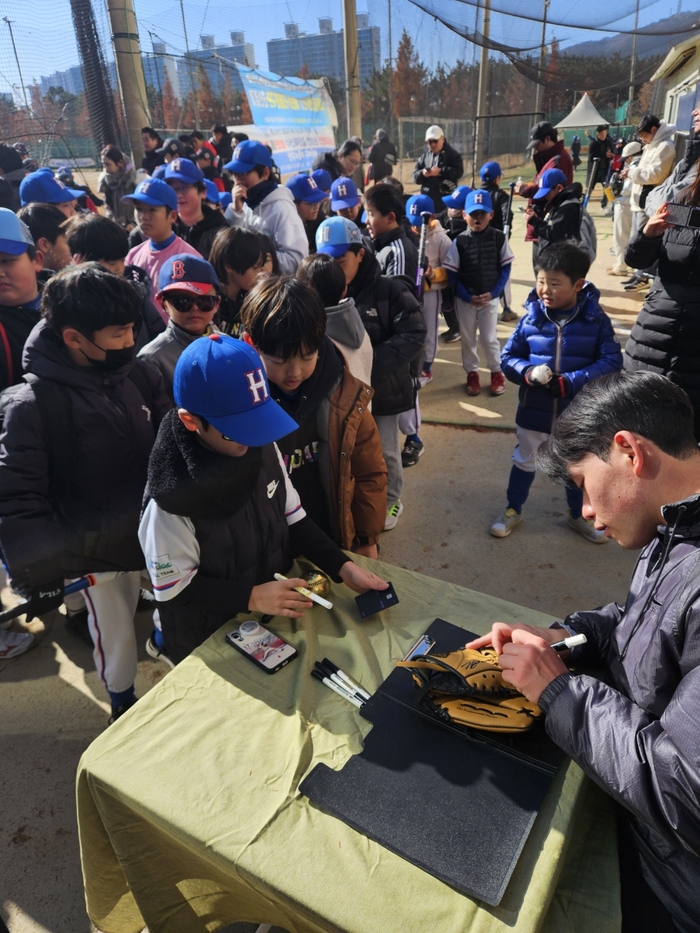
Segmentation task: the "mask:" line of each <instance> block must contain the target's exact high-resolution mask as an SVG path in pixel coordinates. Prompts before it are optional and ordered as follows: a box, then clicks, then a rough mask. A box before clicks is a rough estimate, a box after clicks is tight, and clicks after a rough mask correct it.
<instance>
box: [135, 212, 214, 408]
mask: <svg viewBox="0 0 700 933" xmlns="http://www.w3.org/2000/svg"><path fill="white" fill-rule="evenodd" d="M227 229H228V228H227ZM219 288H220V287H219V280H218V278H217V277H216V272H214V269H213V267H212V266H211V265H210V264H209V263H208V262H207V261H206V259H202V258H201V257H200V256H190V255H189V254H188V253H181V254H180V255H179V256H173V257H172V259H169V260H168V261H167V262H166V263H165V265H164V266H163V267H162V269H161V270H160V278H159V280H158V296H157V297H158V299H159V301H160V303H161V307H162V308H163V310H164V311H165V313H166V314H167V315H168V317H169V318H170V320H169V321H168V326H167V327H166V328H165V330H164V331H163V333H162V334H159V335H158V336H157V337H156V338H155V340H152V341H151V342H150V343H149V344H146V346H145V347H144V348H143V349H142V350H141V351H140V352H139V359H142V360H146V361H147V362H148V363H150V364H151V366H154V367H155V368H156V369H157V370H158V371H159V372H160V374H161V376H162V377H163V385H164V386H165V391H166V392H167V394H168V397H169V398H172V397H173V378H174V376H175V367H176V365H177V361H178V360H179V359H180V355H181V354H182V351H183V350H184V349H185V347H189V345H190V344H191V343H192V341H193V340H197V338H198V337H202V336H204V335H205V334H218V333H219V329H218V327H216V325H215V324H214V323H213V319H214V315H215V314H216V312H217V311H218V309H219V303H220V301H221V298H220V295H219Z"/></svg>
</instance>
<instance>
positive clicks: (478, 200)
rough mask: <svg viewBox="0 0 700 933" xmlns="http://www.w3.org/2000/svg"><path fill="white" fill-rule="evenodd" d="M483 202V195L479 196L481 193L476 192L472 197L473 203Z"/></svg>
mask: <svg viewBox="0 0 700 933" xmlns="http://www.w3.org/2000/svg"><path fill="white" fill-rule="evenodd" d="M483 201H484V196H483V194H481V192H479V191H477V192H476V194H475V195H474V203H475V204H483Z"/></svg>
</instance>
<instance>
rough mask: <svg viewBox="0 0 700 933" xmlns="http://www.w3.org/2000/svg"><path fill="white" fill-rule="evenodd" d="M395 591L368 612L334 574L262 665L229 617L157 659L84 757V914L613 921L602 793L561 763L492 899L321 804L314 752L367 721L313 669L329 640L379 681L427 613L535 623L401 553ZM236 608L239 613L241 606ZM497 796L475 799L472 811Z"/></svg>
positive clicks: (439, 926) (517, 923) (433, 927)
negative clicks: (285, 660) (315, 791)
mask: <svg viewBox="0 0 700 933" xmlns="http://www.w3.org/2000/svg"><path fill="white" fill-rule="evenodd" d="M374 566H375V567H376V569H377V570H378V572H379V573H381V574H383V575H384V578H385V579H388V580H392V581H393V583H394V585H395V587H396V592H397V594H398V596H399V599H400V600H401V602H400V605H399V606H396V607H394V608H393V609H391V610H390V611H388V612H383V613H381V614H380V615H378V616H375V617H373V618H371V619H368V620H366V621H362V620H360V619H359V614H358V613H357V610H356V606H355V603H354V595H355V594H353V593H351V591H350V590H348V589H347V588H346V587H345V586H342V585H341V586H336V587H334V589H333V594H332V596H331V598H332V600H333V602H334V604H335V605H334V609H333V611H332V612H328V611H326V610H325V609H322V608H320V607H314V609H312V610H310V611H309V612H307V613H306V615H305V617H304V618H303V619H300V620H289V619H281V618H276V619H274V620H273V622H272V623H271V626H270V627H271V628H273V629H274V630H275V631H277V632H279V633H280V634H281V635H282V636H283V637H284V638H286V639H288V640H289V641H291V642H292V643H294V644H295V645H296V647H297V649H298V651H299V658H298V659H297V660H295V661H293V662H292V663H291V664H290V665H288V666H287V667H286V668H284V669H283V670H281V671H279V672H278V673H276V674H274V675H272V676H270V675H268V674H265V673H264V672H262V671H259V670H258V669H257V668H256V667H255V666H254V665H253V664H252V663H250V662H249V661H248V660H247V659H246V658H244V657H242V656H241V655H240V654H238V653H237V652H234V651H233V649H231V648H230V647H229V646H228V645H227V644H226V642H225V641H224V634H225V632H226V630H227V629H226V628H223V629H221V630H220V631H219V632H218V633H217V634H216V635H214V636H212V638H210V639H209V640H208V641H207V642H206V643H205V644H204V645H202V647H201V648H199V649H198V650H197V651H196V652H195V653H194V654H193V655H191V656H190V657H189V658H187V659H186V660H185V661H184V662H183V663H182V664H180V665H179V666H178V667H177V668H176V669H175V670H174V671H172V672H171V673H170V674H168V675H167V677H165V678H164V679H163V681H162V682H161V683H160V684H158V686H156V687H155V688H154V689H153V690H152V691H151V692H150V693H148V694H147V695H146V696H145V697H143V698H142V699H141V700H140V701H139V702H138V704H137V705H136V706H135V707H134V708H133V709H132V710H131V711H130V712H129V713H127V714H126V715H125V716H124V717H123V718H122V719H120V720H119V721H118V722H117V723H115V724H114V725H113V726H111V727H110V728H109V729H108V730H107V731H106V732H104V733H103V734H102V735H101V736H100V737H99V738H98V739H97V740H96V741H95V742H93V744H92V745H91V746H90V748H89V749H88V750H87V751H86V752H85V754H84V755H83V758H82V761H81V763H80V767H79V769H78V786H77V797H78V823H79V833H80V846H81V856H82V863H83V874H84V881H85V890H86V897H87V907H88V913H89V915H90V918H91V919H92V921H93V923H94V924H95V925H96V926H97V928H98V929H99V930H101V931H104V933H139V931H140V930H141V929H142V928H143V926H144V924H147V925H148V928H149V931H150V933H199V931H202V933H204V931H214V930H217V929H219V928H220V927H222V926H225V925H226V924H228V923H231V922H233V921H237V920H241V921H243V920H247V921H254V922H258V923H262V922H267V923H273V924H275V925H277V926H280V927H283V928H285V929H286V930H289V931H290V933H316V931H344V933H413V931H415V933H434V931H438V930H439V931H440V933H477V931H478V933H496V931H503V933H505V931H506V930H508V931H511V933H512V931H517V933H535V931H543V933H567V931H571V933H617V931H619V928H620V919H619V882H618V875H617V859H616V847H615V832H614V819H613V817H612V813H611V810H610V808H609V807H608V803H607V800H606V799H605V798H604V796H603V795H602V793H601V792H600V791H598V790H597V788H595V787H594V785H593V784H592V783H591V782H590V781H588V779H587V778H585V777H584V776H583V774H582V772H581V771H580V770H579V768H578V767H577V766H575V765H573V764H571V763H568V764H567V765H566V766H562V767H561V768H560V770H559V772H558V774H557V776H556V777H555V779H554V782H553V785H552V788H551V790H550V793H549V795H548V796H547V799H546V800H545V803H544V804H543V806H542V809H541V811H540V813H539V814H538V817H537V819H536V821H535V824H534V827H533V829H532V832H531V834H530V837H529V839H528V841H527V843H526V846H525V848H524V850H523V853H522V855H521V857H520V859H519V862H518V865H517V867H516V869H515V872H514V875H513V877H512V879H511V882H510V884H509V886H508V889H507V891H506V894H505V897H504V898H503V901H502V903H501V904H500V906H499V907H495V908H494V907H488V906H486V905H482V904H479V903H477V902H475V901H472V900H470V899H469V898H467V897H464V896H463V895H461V894H459V893H457V892H456V891H454V890H453V889H452V888H450V887H448V886H447V885H445V884H443V883H442V882H441V881H438V880H437V879H436V878H433V877H432V876H431V875H428V874H427V873H425V872H424V871H422V870H421V869H419V868H416V867H414V866H413V865H411V864H410V863H409V862H407V861H405V860H403V859H402V858H400V857H399V856H397V855H394V854H393V853H391V852H389V851H388V850H387V849H385V848H383V847H382V846H380V845H378V844H377V843H375V842H373V841H371V840H370V839H368V838H366V837H365V836H363V835H361V834H360V833H357V832H355V831H354V830H353V829H351V828H350V827H349V826H346V825H345V824H344V823H342V822H341V821H339V820H337V819H335V818H334V817H332V816H330V815H328V814H326V813H324V812H322V811H321V810H319V809H317V808H315V807H313V806H312V805H311V804H310V803H309V801H308V800H307V799H306V798H305V797H303V796H301V795H300V794H299V792H298V789H297V788H298V786H299V783H300V781H301V780H302V778H303V777H304V776H305V775H306V774H307V773H308V772H309V771H310V770H311V769H312V768H313V767H314V766H315V765H316V764H317V763H318V762H325V763H326V764H328V765H329V766H330V767H332V768H336V769H339V768H342V766H343V764H344V763H345V762H346V761H347V760H348V758H349V757H350V756H351V755H354V754H357V753H358V752H360V751H361V749H362V741H363V737H364V736H365V735H366V734H367V732H368V731H369V729H371V725H370V724H369V723H368V722H367V721H366V720H364V719H362V718H361V716H360V714H359V711H358V710H356V709H355V708H354V707H353V706H351V705H350V704H349V703H347V702H346V701H344V700H342V699H341V698H339V697H337V696H336V695H335V694H334V693H332V692H331V691H330V690H328V689H327V688H326V687H324V686H323V685H322V684H320V683H319V682H318V681H316V680H314V679H313V678H311V677H310V676H309V672H310V670H311V669H312V668H313V664H314V661H315V660H320V659H321V658H323V657H330V658H331V659H333V660H334V661H335V662H336V663H337V664H339V665H340V667H341V668H343V669H344V670H345V671H347V672H348V673H352V674H353V675H354V676H356V677H357V678H359V680H360V681H361V682H362V683H363V684H364V686H365V687H367V688H368V689H369V690H370V692H371V691H373V690H375V689H376V688H377V687H378V686H379V684H380V683H381V682H382V681H383V680H384V678H385V677H386V676H387V675H388V674H389V673H390V671H391V669H392V666H393V664H394V662H395V661H396V660H397V659H398V658H400V657H402V656H403V654H404V653H405V652H406V650H407V649H408V648H409V647H410V645H411V644H412V643H413V642H414V641H415V639H416V638H417V637H418V635H420V634H421V633H422V632H424V631H425V629H427V627H428V626H429V625H430V623H431V622H432V621H433V619H434V618H436V617H441V618H443V619H446V620H447V621H449V622H452V623H453V624H455V625H462V626H464V627H465V628H469V629H471V630H472V631H476V632H485V631H487V630H488V628H489V627H490V625H491V623H492V622H494V621H496V620H499V619H500V620H503V621H509V620H520V621H526V622H530V623H534V624H542V625H546V624H548V623H549V621H551V620H549V619H548V618H547V617H545V616H543V615H542V614H541V613H537V612H534V611H532V610H527V609H523V608H520V607H518V606H515V605H513V604H512V603H508V602H505V601H503V600H499V599H494V598H491V597H488V596H484V595H482V594H480V593H475V592H473V591H471V590H467V589H464V588H461V587H458V586H454V585H452V584H447V583H443V582H441V581H439V580H433V579H431V578H429V577H425V576H422V575H419V574H415V573H411V572H409V571H406V570H402V569H400V568H398V567H392V566H389V565H387V564H383V563H381V562H375V563H374ZM241 618H243V617H241ZM482 820H498V814H497V813H488V814H483V813H475V814H474V834H473V837H472V838H470V839H465V845H476V846H478V844H479V823H480V821H482Z"/></svg>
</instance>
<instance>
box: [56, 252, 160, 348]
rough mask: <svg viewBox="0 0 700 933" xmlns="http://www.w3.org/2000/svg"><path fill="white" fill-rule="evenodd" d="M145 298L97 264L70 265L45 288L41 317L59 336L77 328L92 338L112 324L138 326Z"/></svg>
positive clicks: (126, 282)
mask: <svg viewBox="0 0 700 933" xmlns="http://www.w3.org/2000/svg"><path fill="white" fill-rule="evenodd" d="M142 305H143V298H142V296H141V295H140V294H139V292H138V291H137V290H136V288H135V286H134V285H132V284H131V282H129V281H128V279H125V278H124V277H123V276H121V275H113V274H112V273H111V272H108V271H107V270H106V269H103V268H102V266H100V265H99V264H98V263H96V262H86V263H82V264H81V265H79V266H68V267H67V268H65V269H63V270H62V271H61V272H57V273H56V275H53V276H52V277H51V278H50V279H49V281H48V282H47V283H46V285H45V286H44V291H43V293H42V296H41V314H42V317H44V318H45V319H46V320H47V321H48V323H49V324H50V325H51V327H52V328H53V330H54V331H55V332H56V333H57V334H61V333H62V332H63V329H64V328H65V327H74V328H75V329H76V330H78V331H80V333H81V334H85V336H86V337H89V338H92V337H93V336H94V334H95V331H97V330H102V328H103V327H110V326H112V325H122V326H123V325H126V324H135V323H136V322H137V321H139V320H140V318H141V306H142Z"/></svg>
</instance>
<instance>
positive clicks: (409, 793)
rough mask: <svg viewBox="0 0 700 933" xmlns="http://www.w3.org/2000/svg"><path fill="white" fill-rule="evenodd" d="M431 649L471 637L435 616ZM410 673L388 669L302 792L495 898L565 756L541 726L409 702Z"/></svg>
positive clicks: (443, 875)
mask: <svg viewBox="0 0 700 933" xmlns="http://www.w3.org/2000/svg"><path fill="white" fill-rule="evenodd" d="M427 634H428V635H430V636H431V637H432V638H434V639H435V642H436V645H435V648H434V650H435V651H440V652H446V651H452V650H454V649H456V648H460V647H462V646H463V645H464V644H465V642H467V641H469V640H470V639H471V638H475V637H476V636H475V635H473V634H472V633H471V632H468V631H466V630H465V629H462V628H458V627H457V626H455V625H451V624H450V623H449V622H445V621H444V620H443V619H436V620H435V621H434V622H433V624H432V625H431V626H430V628H429V629H428V631H427ZM415 695H416V688H415V686H414V683H413V679H412V677H411V675H410V672H409V671H408V670H406V669H405V668H395V669H394V670H393V671H392V673H391V674H390V675H389V677H388V678H387V679H386V680H385V681H384V683H383V684H382V685H381V687H380V688H379V690H377V692H376V693H375V694H374V696H373V697H372V699H371V700H368V702H367V703H365V705H364V706H363V708H362V715H363V716H364V717H365V718H366V719H368V720H369V721H370V722H372V723H373V724H374V728H373V729H372V731H371V732H370V733H369V734H368V735H367V738H366V739H365V747H364V750H363V752H362V753H361V754H360V755H355V756H354V757H353V758H351V759H350V760H349V761H348V762H347V763H346V764H345V766H344V767H343V769H342V770H341V771H333V770H332V769H330V768H328V767H327V766H326V765H323V764H320V765H317V766H316V767H315V768H314V770H313V771H312V772H311V773H310V774H309V775H308V777H306V778H305V779H304V781H303V782H302V783H301V786H300V790H301V792H302V793H303V794H305V795H306V796H307V797H309V799H310V800H311V801H312V802H313V803H315V804H317V805H318V806H319V807H321V808H322V809H324V810H327V811H328V812H329V813H332V814H333V815H334V816H337V817H338V818H339V819H341V820H343V822H345V823H347V824H348V825H349V826H352V827H353V828H354V829H356V830H358V832H361V833H363V834H364V835H366V836H369V837H370V838H371V839H374V840H376V841H377V842H379V843H381V845H383V846H385V847H386V848H387V849H390V850H391V851H392V852H395V853H396V854H397V855H400V856H402V857H403V858H405V859H407V860H408V861H409V862H412V863H413V864H414V865H417V866H419V867H420V868H422V869H424V870H425V871H427V872H429V873H430V874H431V875H434V876H435V877H437V878H440V879H441V880H442V881H444V882H446V883H447V884H449V885H451V886H452V887H454V888H456V889H457V890H458V891H461V892H462V893H463V894H467V895H469V896H470V897H473V898H476V899H478V900H482V901H485V902H486V903H487V904H491V905H494V906H495V905H497V904H499V903H500V901H501V899H502V897H503V894H504V892H505V889H506V886H507V884H508V881H509V879H510V876H511V874H512V873H513V869H514V868H515V865H516V862H517V860H518V857H519V855H520V853H521V851H522V848H523V846H524V845H525V841H526V839H527V837H528V834H529V832H530V829H531V828H532V824H533V822H534V820H535V817H536V816H537V811H538V810H539V807H540V806H541V804H542V801H543V800H544V798H545V795H546V793H547V790H548V789H549V786H550V784H551V781H552V777H553V776H554V773H555V771H556V769H557V767H558V765H559V763H560V762H561V760H562V758H563V754H562V752H561V751H560V750H559V749H558V748H557V747H556V746H555V745H554V744H553V743H552V742H551V741H550V739H549V738H548V737H547V735H546V733H545V731H544V728H543V726H542V725H541V724H538V725H536V726H535V727H534V728H533V729H531V730H530V731H529V732H526V733H521V734H519V735H516V736H508V735H498V734H495V733H486V732H479V731H477V730H473V729H467V728H466V727H462V726H457V725H450V724H446V723H444V722H443V721H442V720H440V719H437V718H436V717H435V716H434V715H433V714H432V713H430V712H429V711H427V710H424V709H422V708H419V707H418V706H416V705H415Z"/></svg>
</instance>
